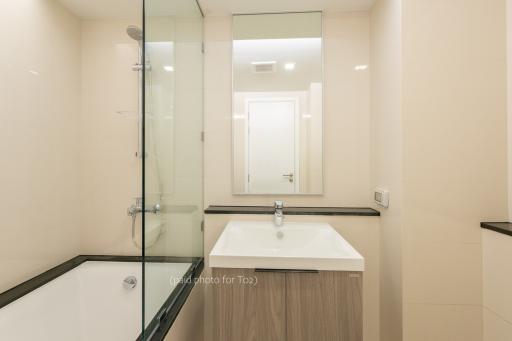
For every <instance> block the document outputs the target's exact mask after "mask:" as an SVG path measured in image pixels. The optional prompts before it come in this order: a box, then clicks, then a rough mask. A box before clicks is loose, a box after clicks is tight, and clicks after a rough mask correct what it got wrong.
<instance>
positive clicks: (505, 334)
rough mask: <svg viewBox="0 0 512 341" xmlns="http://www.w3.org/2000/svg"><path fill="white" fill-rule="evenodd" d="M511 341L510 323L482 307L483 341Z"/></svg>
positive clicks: (511, 329) (511, 328) (511, 324)
mask: <svg viewBox="0 0 512 341" xmlns="http://www.w3.org/2000/svg"><path fill="white" fill-rule="evenodd" d="M510 340H512V322H508V321H505V320H504V319H503V318H501V317H500V316H498V315H496V314H495V313H494V312H492V311H490V310H489V309H487V308H485V307H484V338H483V341H510Z"/></svg>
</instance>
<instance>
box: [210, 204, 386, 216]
mask: <svg viewBox="0 0 512 341" xmlns="http://www.w3.org/2000/svg"><path fill="white" fill-rule="evenodd" d="M204 213H206V214H274V207H272V206H209V207H208V208H207V209H206V210H205V211H204ZM284 214H285V215H329V216H372V217H373V216H380V212H379V211H377V210H374V209H373V208H370V207H286V206H285V207H284Z"/></svg>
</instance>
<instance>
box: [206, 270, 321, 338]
mask: <svg viewBox="0 0 512 341" xmlns="http://www.w3.org/2000/svg"><path fill="white" fill-rule="evenodd" d="M213 276H214V278H218V280H219V282H220V283H218V284H214V285H213V307H214V308H213V309H214V340H215V341H285V340H287V338H286V302H285V299H286V295H285V289H286V284H285V280H286V274H285V273H279V272H255V271H254V270H250V269H225V268H214V269H213ZM244 279H245V281H244ZM254 280H256V281H257V284H255V283H254ZM288 340H293V339H288ZM317 340H318V339H317Z"/></svg>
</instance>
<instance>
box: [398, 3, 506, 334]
mask: <svg viewBox="0 0 512 341" xmlns="http://www.w3.org/2000/svg"><path fill="white" fill-rule="evenodd" d="M505 33H506V30H505V1H504V0H498V1H491V2H489V1H487V0H475V1H470V2H468V1H462V0H461V1H459V0H458V1H443V0H433V1H422V0H410V1H403V2H402V57H403V60H402V110H403V119H402V124H403V227H404V229H403V231H404V238H403V240H404V255H403V256H404V295H405V298H406V301H405V304H406V306H405V307H406V308H405V311H404V331H405V339H406V340H408V339H410V340H415V341H416V340H436V341H438V340H451V341H453V340H481V339H482V332H481V324H482V309H481V305H482V297H483V295H482V292H483V289H482V260H481V253H482V251H481V235H480V230H479V222H480V221H483V220H485V219H493V220H494V219H498V220H499V219H505V218H506V215H507V193H506V189H507V174H506V169H507V158H506V155H507V151H506V145H507V136H506V126H507V121H506V119H507V117H506V60H505V56H506V53H505V52H506V45H505V42H506V38H505ZM483 66H485V67H483ZM414 303H436V304H439V305H427V304H414ZM450 304H455V305H450Z"/></svg>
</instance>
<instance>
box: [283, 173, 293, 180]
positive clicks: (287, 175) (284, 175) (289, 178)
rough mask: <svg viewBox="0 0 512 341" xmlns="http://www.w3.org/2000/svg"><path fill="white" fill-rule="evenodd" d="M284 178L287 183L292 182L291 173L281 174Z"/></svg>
mask: <svg viewBox="0 0 512 341" xmlns="http://www.w3.org/2000/svg"><path fill="white" fill-rule="evenodd" d="M283 177H284V178H288V181H290V182H293V173H290V174H283Z"/></svg>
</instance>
